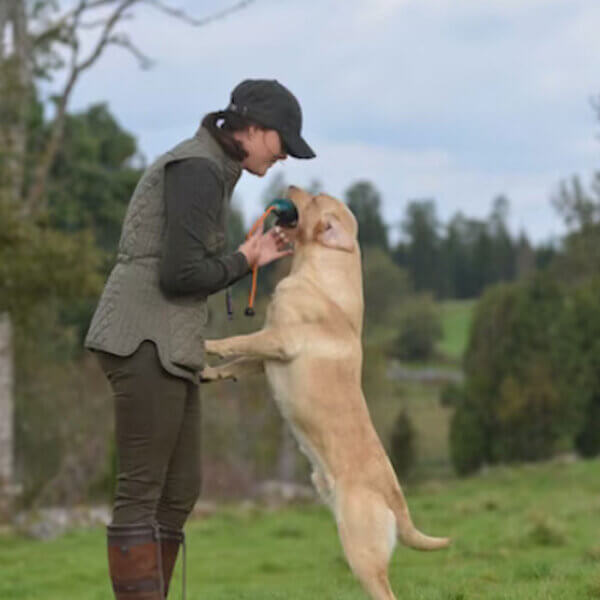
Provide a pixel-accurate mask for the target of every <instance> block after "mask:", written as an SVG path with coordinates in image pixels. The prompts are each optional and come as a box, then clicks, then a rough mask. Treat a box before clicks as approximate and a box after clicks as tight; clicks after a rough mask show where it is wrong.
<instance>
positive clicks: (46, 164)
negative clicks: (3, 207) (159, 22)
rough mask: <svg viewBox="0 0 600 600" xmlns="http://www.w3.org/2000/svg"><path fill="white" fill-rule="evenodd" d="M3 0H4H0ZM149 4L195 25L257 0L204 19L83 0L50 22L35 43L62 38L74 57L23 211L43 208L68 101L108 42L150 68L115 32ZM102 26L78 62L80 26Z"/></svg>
mask: <svg viewBox="0 0 600 600" xmlns="http://www.w3.org/2000/svg"><path fill="white" fill-rule="evenodd" d="M0 1H2V0H0ZM142 2H143V3H145V4H150V5H152V6H154V7H155V8H157V9H158V10H160V11H162V12H164V13H165V14H167V15H169V16H171V17H174V18H177V19H180V20H182V21H184V22H186V23H188V24H190V25H193V26H194V27H202V26H204V25H207V24H209V23H212V22H214V21H218V20H221V19H224V18H225V17H227V16H228V15H230V14H232V13H234V12H236V11H238V10H241V9H243V8H245V7H247V6H248V5H250V4H252V2H254V0H241V1H238V2H237V3H236V4H234V5H232V6H230V7H228V8H225V9H223V10H220V11H218V12H215V13H214V14H212V15H209V16H207V17H205V18H202V19H195V18H193V17H191V16H189V15H188V14H187V13H186V12H185V11H183V10H180V9H176V8H173V7H171V6H169V5H168V4H167V3H166V2H164V1H163V0H80V1H79V3H78V4H77V6H76V7H75V8H73V9H71V10H69V11H67V12H65V13H64V14H63V15H62V16H61V17H60V18H58V19H57V20H55V21H53V22H52V23H49V24H48V26H47V27H45V29H44V30H43V31H42V32H40V33H38V34H37V35H36V36H35V37H34V40H35V43H37V44H43V43H48V40H58V41H59V42H61V43H63V44H66V45H68V46H70V47H71V61H70V67H69V73H68V76H67V80H66V83H65V85H64V87H63V90H62V92H61V94H60V95H59V96H58V101H57V103H56V114H55V117H54V122H53V123H52V127H51V131H50V136H49V139H48V142H47V144H46V147H45V148H44V151H43V152H42V156H41V158H40V160H39V161H38V165H37V168H36V169H35V172H34V176H33V183H32V185H31V187H30V189H29V193H28V194H27V199H26V201H25V202H24V204H23V211H24V212H25V213H26V214H31V213H33V212H36V211H39V210H40V209H42V208H44V205H45V201H44V197H45V192H46V184H47V180H48V175H49V173H50V169H51V168H52V164H53V163H54V159H55V158H56V154H57V152H58V150H59V148H60V144H61V141H62V136H63V132H64V125H65V118H66V109H67V104H68V102H69V100H70V97H71V94H72V91H73V88H74V86H75V84H76V82H77V80H78V79H79V77H80V76H81V74H82V73H83V72H84V71H86V70H87V69H89V68H90V67H91V66H92V65H93V64H94V63H95V62H96V61H97V60H98V58H99V57H100V56H101V54H102V52H103V51H104V50H105V49H106V47H107V46H108V45H109V44H114V45H118V46H121V47H122V48H125V49H126V50H128V51H129V52H131V53H132V54H133V55H134V56H135V57H136V59H137V60H138V61H139V63H140V66H141V67H142V68H148V67H149V66H150V65H151V61H150V59H149V57H147V56H146V55H145V54H143V53H142V51H141V50H140V49H139V48H137V47H136V46H135V45H134V44H133V42H132V41H131V40H130V39H129V37H128V36H127V35H126V34H114V33H113V29H114V28H115V26H116V25H117V24H118V23H119V22H121V21H123V20H124V19H127V18H130V16H131V15H129V14H127V13H126V11H127V10H128V9H129V8H131V7H133V6H134V5H135V4H139V3H142ZM115 5H116V7H115V8H114V10H113V12H112V13H111V14H110V16H108V18H106V19H96V20H92V21H88V22H87V23H86V22H84V21H83V18H84V16H86V15H88V14H90V12H91V11H94V10H96V9H100V8H105V7H108V6H115ZM100 26H102V27H103V28H102V31H101V33H100V35H99V38H98V40H97V42H96V45H95V46H94V48H93V50H92V51H91V52H90V53H89V55H88V56H87V58H85V59H84V60H81V61H80V62H78V54H79V39H78V37H77V33H78V31H79V30H80V29H89V28H95V27H100Z"/></svg>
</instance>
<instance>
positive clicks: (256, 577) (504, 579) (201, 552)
mask: <svg viewBox="0 0 600 600" xmlns="http://www.w3.org/2000/svg"><path fill="white" fill-rule="evenodd" d="M406 492H407V497H408V500H409V504H410V507H411V511H412V514H413V518H414V520H415V522H416V524H417V525H418V526H419V528H421V529H422V530H423V531H425V532H427V533H430V534H433V535H435V534H437V535H450V536H451V537H452V538H453V546H452V547H451V548H450V549H449V550H445V551H441V552H435V553H420V552H415V551H413V550H409V549H406V548H404V547H402V546H399V547H398V548H397V550H396V552H395V554H394V557H393V559H392V563H391V570H390V573H391V581H392V585H393V587H394V589H395V592H396V594H397V596H398V598H399V599H402V600H592V599H596V598H600V536H599V532H600V462H598V461H589V462H577V463H573V464H566V463H560V462H553V463H548V464H543V465H537V466H523V467H519V468H510V469H509V468H499V469H493V470H491V471H490V472H488V473H487V474H485V475H482V476H479V477H476V478H472V479H468V480H462V481H456V480H455V481H447V482H446V483H444V484H441V483H430V484H427V485H424V486H421V487H420V488H418V489H408V490H406ZM187 534H188V596H187V597H188V600H200V599H201V600H259V599H260V600H269V599H271V600H275V599H277V600H315V599H319V600H337V599H348V600H359V599H362V598H364V597H365V596H364V595H363V593H362V591H361V589H360V587H359V585H358V584H357V582H356V581H355V580H354V577H353V576H352V574H351V573H350V571H349V569H348V567H347V566H346V564H345V561H344V560H343V558H342V554H341V549H340V546H339V542H338V539H337V534H336V530H335V526H334V522H333V519H332V518H331V516H330V515H329V513H328V512H327V511H326V510H325V509H324V508H322V507H318V506H315V507H313V506H309V507H305V508H295V509H284V510H281V511H279V512H273V513H268V512H262V511H258V510H256V509H253V510H246V511H242V510H240V509H229V510H224V511H223V512H222V513H220V514H218V515H216V516H213V517H210V518H207V519H204V520H200V521H193V522H191V523H190V524H189V525H188V528H187ZM104 543H105V542H104V532H103V531H102V530H100V529H94V530H88V531H77V532H74V533H71V534H69V535H67V536H65V537H63V538H61V539H58V540H54V541H49V542H35V541H30V540H25V539H21V538H18V537H4V538H3V537H0V572H1V574H2V576H1V577H0V598H2V599H6V600H9V599H10V600H13V599H14V600H24V599H27V600H30V599H31V600H67V599H71V598H73V599H78V600H101V599H102V600H103V599H106V600H108V599H109V598H111V594H110V589H109V586H108V582H107V576H106V571H105V569H106V566H105V546H104ZM179 568H180V567H178V570H177V573H176V580H175V585H174V588H173V593H172V594H171V598H174V599H177V598H180V584H179V577H180V571H179Z"/></svg>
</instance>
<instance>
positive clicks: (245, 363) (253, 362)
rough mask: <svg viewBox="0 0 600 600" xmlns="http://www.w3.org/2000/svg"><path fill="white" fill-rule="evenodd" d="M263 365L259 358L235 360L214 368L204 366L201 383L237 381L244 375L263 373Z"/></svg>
mask: <svg viewBox="0 0 600 600" xmlns="http://www.w3.org/2000/svg"><path fill="white" fill-rule="evenodd" d="M264 371H265V363H264V361H263V360H261V359H259V358H236V359H234V360H230V361H229V362H226V363H223V364H222V365H217V366H216V367H209V366H206V367H204V369H202V373H201V374H200V378H201V380H202V381H216V380H218V379H233V380H234V381H236V380H238V379H239V378H240V377H245V376H246V375H253V374H255V373H264Z"/></svg>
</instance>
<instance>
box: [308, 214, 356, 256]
mask: <svg viewBox="0 0 600 600" xmlns="http://www.w3.org/2000/svg"><path fill="white" fill-rule="evenodd" d="M315 239H316V240H317V241H318V242H320V243H321V244H323V246H327V247H329V248H337V249H339V250H345V251H346V252H352V250H354V238H353V237H352V235H350V234H349V233H348V232H347V231H346V229H344V226H343V225H342V222H341V221H340V220H339V219H338V218H337V217H336V216H335V215H334V214H333V213H325V214H324V215H323V216H322V217H321V220H320V221H319V222H318V224H317V226H316V227H315Z"/></svg>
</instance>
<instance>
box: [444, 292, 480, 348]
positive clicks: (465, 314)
mask: <svg viewBox="0 0 600 600" xmlns="http://www.w3.org/2000/svg"><path fill="white" fill-rule="evenodd" d="M475 303H476V301H475V300H449V301H447V302H442V303H440V309H441V314H442V332H443V337H442V340H441V341H440V343H439V344H438V350H439V351H440V352H441V353H442V354H443V355H445V356H447V357H449V358H451V359H454V360H459V359H460V357H461V356H462V354H463V352H464V351H465V348H466V346H467V340H468V336H469V327H470V326H471V319H472V318H473V308H474V307H475Z"/></svg>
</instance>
